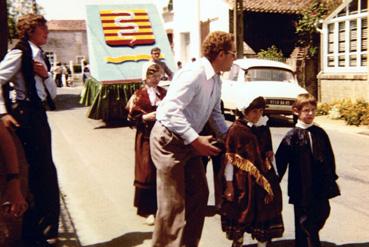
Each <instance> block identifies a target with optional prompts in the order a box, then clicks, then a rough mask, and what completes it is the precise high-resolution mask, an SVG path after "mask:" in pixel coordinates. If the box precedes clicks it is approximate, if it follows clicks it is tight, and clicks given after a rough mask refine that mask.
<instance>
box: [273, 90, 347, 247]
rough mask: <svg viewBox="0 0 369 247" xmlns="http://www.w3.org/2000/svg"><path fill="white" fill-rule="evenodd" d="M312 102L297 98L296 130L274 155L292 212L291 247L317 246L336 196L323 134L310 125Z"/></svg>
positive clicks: (333, 170)
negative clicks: (293, 232)
mask: <svg viewBox="0 0 369 247" xmlns="http://www.w3.org/2000/svg"><path fill="white" fill-rule="evenodd" d="M316 108H317V101H316V99H315V98H314V97H313V96H312V95H310V94H300V95H299V96H298V97H297V99H296V102H295V103H294V104H293V105H292V110H293V113H294V114H295V115H297V116H298V120H297V123H296V126H295V127H294V128H293V129H292V130H290V131H289V132H288V133H287V134H286V135H285V137H284V138H283V140H282V142H281V144H280V145H279V147H278V150H277V153H276V161H277V169H278V174H279V176H280V180H282V178H283V175H284V174H285V172H286V169H287V167H289V168H288V196H289V198H290V199H289V203H291V204H293V205H294V210H295V246H298V247H300V246H301V247H304V246H308V247H318V246H321V243H320V239H319V231H320V230H321V229H322V228H323V226H324V224H325V222H326V220H327V219H328V216H329V213H330V205H329V199H330V198H333V197H336V196H338V195H340V191H339V188H338V185H337V183H336V180H337V179H338V176H337V174H336V165H335V159H334V154H333V150H332V146H331V143H330V141H329V138H328V135H327V133H326V132H325V131H324V130H323V129H322V128H320V127H318V126H316V125H315V124H314V118H315V113H316Z"/></svg>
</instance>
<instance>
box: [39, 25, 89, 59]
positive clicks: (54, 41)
mask: <svg viewBox="0 0 369 247" xmlns="http://www.w3.org/2000/svg"><path fill="white" fill-rule="evenodd" d="M47 24H48V28H49V40H48V43H47V44H46V45H45V46H43V49H44V50H45V52H46V53H47V55H48V57H49V59H50V61H51V62H52V63H55V62H61V63H67V64H70V62H71V61H72V62H73V63H74V64H80V63H81V61H82V60H83V59H87V60H88V51H87V36H86V24H85V21H84V20H50V21H48V22H47Z"/></svg>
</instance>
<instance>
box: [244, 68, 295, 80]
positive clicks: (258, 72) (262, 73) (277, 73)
mask: <svg viewBox="0 0 369 247" xmlns="http://www.w3.org/2000/svg"><path fill="white" fill-rule="evenodd" d="M245 81H285V82H293V81H294V75H293V73H292V72H291V71H289V70H284V69H279V68H249V69H248V70H246V72H245Z"/></svg>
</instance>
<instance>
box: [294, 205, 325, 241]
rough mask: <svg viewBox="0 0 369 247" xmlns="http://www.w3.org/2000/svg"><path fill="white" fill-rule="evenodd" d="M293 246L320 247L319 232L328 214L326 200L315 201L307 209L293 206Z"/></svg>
mask: <svg viewBox="0 0 369 247" xmlns="http://www.w3.org/2000/svg"><path fill="white" fill-rule="evenodd" d="M294 209H295V238H296V240H295V246H296V247H320V246H321V244H320V239H319V231H320V230H321V229H322V228H323V226H324V224H325V221H326V220H327V219H328V216H329V213H330V209H331V208H330V205H329V201H328V200H327V199H325V200H315V201H314V202H313V203H312V204H311V205H310V206H309V207H299V206H295V207H294Z"/></svg>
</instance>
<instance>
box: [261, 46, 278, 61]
mask: <svg viewBox="0 0 369 247" xmlns="http://www.w3.org/2000/svg"><path fill="white" fill-rule="evenodd" d="M257 55H258V58H264V59H273V60H277V61H279V60H281V61H283V59H284V58H283V53H282V51H281V50H279V49H278V48H277V47H276V46H275V45H272V46H271V47H269V48H268V49H266V50H263V49H262V50H260V52H258V54H257Z"/></svg>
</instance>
